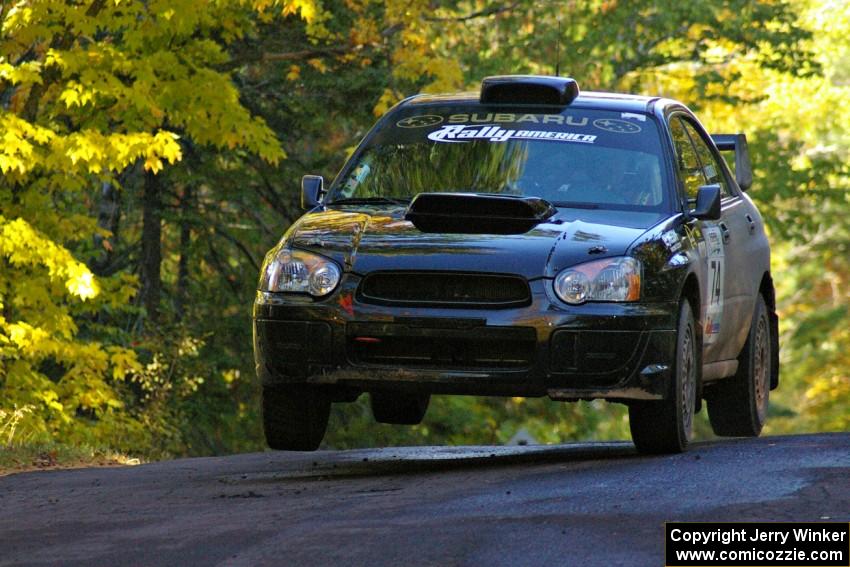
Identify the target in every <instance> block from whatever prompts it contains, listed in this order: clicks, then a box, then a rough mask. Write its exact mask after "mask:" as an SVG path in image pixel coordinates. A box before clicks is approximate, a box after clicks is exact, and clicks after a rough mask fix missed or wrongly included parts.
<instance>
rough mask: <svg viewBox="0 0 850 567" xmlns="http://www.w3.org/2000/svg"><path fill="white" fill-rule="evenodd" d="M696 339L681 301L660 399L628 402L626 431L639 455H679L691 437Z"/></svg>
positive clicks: (687, 308)
mask: <svg viewBox="0 0 850 567" xmlns="http://www.w3.org/2000/svg"><path fill="white" fill-rule="evenodd" d="M699 347H700V345H699V339H698V337H697V333H696V326H695V324H694V316H693V312H692V310H691V305H690V303H688V302H687V301H682V303H681V305H680V307H679V320H678V325H677V329H676V358H675V361H674V364H673V372H672V379H671V380H670V385H669V390H668V392H667V396H666V397H665V399H664V400H658V401H640V402H632V403H631V404H630V405H629V428H630V429H631V432H632V441H634V444H635V447H637V450H638V452H639V453H645V454H665V453H681V452H682V451H684V450H685V449H687V447H688V443H689V442H690V440H691V436H692V435H693V422H694V413H695V410H696V392H697V386H698V384H697V376H698V375H699V372H698V370H699V368H698V366H699V361H700V357H699V350H698V349H699Z"/></svg>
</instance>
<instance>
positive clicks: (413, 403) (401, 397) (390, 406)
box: [369, 392, 431, 425]
mask: <svg viewBox="0 0 850 567" xmlns="http://www.w3.org/2000/svg"><path fill="white" fill-rule="evenodd" d="M369 398H370V401H371V403H372V415H373V416H375V421H377V422H378V423H392V424H395V425H417V424H419V423H422V419H423V418H424V417H425V412H426V411H428V404H429V402H430V401H431V396H430V395H429V394H406V393H399V392H372V393H371V394H369Z"/></svg>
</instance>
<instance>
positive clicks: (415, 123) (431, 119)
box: [395, 114, 443, 128]
mask: <svg viewBox="0 0 850 567" xmlns="http://www.w3.org/2000/svg"><path fill="white" fill-rule="evenodd" d="M442 121H443V117H442V116H439V115H437V114H423V115H421V116H408V117H407V118H402V119H401V120H399V121H398V122H396V123H395V125H396V126H398V127H399V128H426V127H428V126H436V125H437V124H440V123H442Z"/></svg>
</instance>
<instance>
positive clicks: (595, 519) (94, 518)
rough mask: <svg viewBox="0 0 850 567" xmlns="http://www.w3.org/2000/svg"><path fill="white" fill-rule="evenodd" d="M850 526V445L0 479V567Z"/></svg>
mask: <svg viewBox="0 0 850 567" xmlns="http://www.w3.org/2000/svg"><path fill="white" fill-rule="evenodd" d="M826 519H830V520H834V521H843V522H847V521H850V434H822V435H807V436H795V437H766V438H761V439H753V440H731V441H722V442H710V443H700V444H697V445H696V446H694V447H693V448H692V450H691V451H689V452H688V453H686V454H683V455H675V456H664V457H642V456H638V455H637V454H636V453H635V451H634V449H633V447H632V445H631V444H630V443H594V444H570V445H558V446H528V447H429V448H421V447H406V448H387V449H370V450H355V451H337V452H335V451H325V452H317V453H271V452H268V453H255V454H248V455H234V456H229V457H216V458H202V459H183V460H177V461H170V462H161V463H153V464H149V465H142V466H137V467H128V468H116V469H102V468H101V469H80V470H70V471H50V472H33V473H23V474H16V475H12V476H8V477H5V478H0V565H2V566H5V565H53V564H61V565H87V566H88V565H103V566H112V565H115V566H118V565H120V566H125V565H181V566H182V565H232V566H241V565H245V566H248V565H251V566H253V565H281V566H286V567H289V566H299V565H352V566H354V565H356V566H393V567H397V566H453V565H481V566H487V567H493V566H500V565H510V566H522V565H529V566H530V565H534V566H547V567H552V566H561V565H565V566H569V565H630V566H631V565H655V566H660V565H663V559H662V557H663V555H662V553H663V535H662V534H663V531H662V530H663V526H662V524H663V522H664V521H672V520H680V521H685V520H687V521H697V520H728V521H736V520H785V521H789V520H808V521H818V520H826Z"/></svg>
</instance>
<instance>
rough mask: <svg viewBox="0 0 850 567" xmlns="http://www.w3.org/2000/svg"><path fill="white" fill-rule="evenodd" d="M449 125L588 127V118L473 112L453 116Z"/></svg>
mask: <svg viewBox="0 0 850 567" xmlns="http://www.w3.org/2000/svg"><path fill="white" fill-rule="evenodd" d="M447 122H448V123H449V124H469V123H475V124H479V123H480V124H484V123H487V122H502V123H505V124H513V123H516V124H523V123H525V124H566V125H567V126H587V118H586V117H582V118H578V117H576V116H570V115H568V114H514V113H512V112H473V113H472V114H452V115H451V116H449V119H448V121H447Z"/></svg>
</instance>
